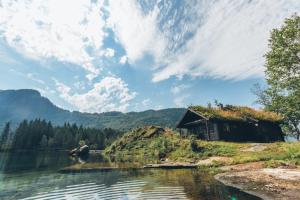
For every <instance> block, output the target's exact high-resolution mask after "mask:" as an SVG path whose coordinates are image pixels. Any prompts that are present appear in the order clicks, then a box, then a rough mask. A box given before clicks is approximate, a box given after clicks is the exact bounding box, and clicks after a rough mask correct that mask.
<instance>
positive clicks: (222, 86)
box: [0, 0, 300, 112]
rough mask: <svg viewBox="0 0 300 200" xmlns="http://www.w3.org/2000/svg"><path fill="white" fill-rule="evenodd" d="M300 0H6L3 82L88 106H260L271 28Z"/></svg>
mask: <svg viewBox="0 0 300 200" xmlns="http://www.w3.org/2000/svg"><path fill="white" fill-rule="evenodd" d="M294 13H300V1H299V0H195V1H194V0H189V1H181V0H157V1H155V0H111V1H109V0H0V89H18V88H33V89H37V90H39V91H40V92H41V93H42V95H44V96H46V97H48V98H49V99H50V100H51V101H53V102H54V103H55V104H57V105H59V106H61V107H63V108H66V109H69V110H79V111H84V112H104V111H112V110H117V111H123V112H128V111H140V110H146V109H150V108H151V109H160V108H167V107H184V106H188V105H191V104H194V105H195V104H202V105H203V104H204V105H205V104H207V103H208V102H213V101H214V99H218V100H219V101H221V102H224V103H228V104H239V105H248V106H255V105H253V102H254V100H255V96H253V94H252V93H251V91H250V89H251V88H252V87H253V84H254V83H264V82H263V77H264V58H263V55H264V53H265V52H266V51H267V50H268V46H267V44H268V38H269V35H270V30H272V29H273V28H276V27H280V25H281V24H282V22H283V20H284V19H285V18H286V17H290V16H291V15H292V14H294Z"/></svg>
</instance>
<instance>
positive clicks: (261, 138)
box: [185, 120, 284, 142]
mask: <svg viewBox="0 0 300 200" xmlns="http://www.w3.org/2000/svg"><path fill="white" fill-rule="evenodd" d="M185 130H186V131H185V132H186V134H185V135H186V136H188V135H195V136H196V137H197V138H198V139H203V140H211V141H218V140H222V141H232V142H274V141H284V137H283V134H282V131H281V128H280V126H279V125H278V124H276V123H271V122H262V121H260V122H259V123H257V124H254V123H249V122H241V121H221V120H218V121H217V120H215V121H208V122H207V124H206V123H205V122H204V123H199V124H194V125H190V126H188V127H186V128H185Z"/></svg>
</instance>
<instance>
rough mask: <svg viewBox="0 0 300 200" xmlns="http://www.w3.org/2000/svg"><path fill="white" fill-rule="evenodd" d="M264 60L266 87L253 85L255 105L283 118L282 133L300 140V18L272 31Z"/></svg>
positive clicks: (293, 19)
mask: <svg viewBox="0 0 300 200" xmlns="http://www.w3.org/2000/svg"><path fill="white" fill-rule="evenodd" d="M269 48H270V50H269V51H268V52H267V54H266V55H265V58H266V64H265V66H266V71H265V74H266V81H267V84H268V86H267V88H265V89H261V88H260V87H258V86H256V91H255V93H256V94H257V96H258V102H259V103H260V104H262V105H264V106H265V108H266V109H267V110H270V111H274V112H277V113H279V114H281V115H282V116H283V118H284V125H283V127H284V130H285V131H286V132H287V133H288V134H291V135H295V136H296V137H297V139H298V140H299V139H300V16H296V15H294V16H292V17H291V18H289V19H286V20H285V22H284V24H283V26H282V27H281V28H279V29H274V30H273V31H272V32H271V38H270V40H269Z"/></svg>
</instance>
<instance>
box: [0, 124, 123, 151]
mask: <svg viewBox="0 0 300 200" xmlns="http://www.w3.org/2000/svg"><path fill="white" fill-rule="evenodd" d="M120 134H121V132H120V131H117V130H114V129H110V128H105V129H96V128H88V127H83V126H78V125H76V124H69V123H65V124H64V125H63V126H53V125H52V124H51V122H50V121H46V120H41V119H35V120H31V121H28V120H24V121H22V122H21V123H20V124H19V126H18V127H17V128H16V129H15V130H14V131H12V130H11V125H10V123H9V122H8V123H6V124H5V126H4V129H3V131H2V134H1V137H0V148H1V149H2V150H3V149H10V150H16V149H72V148H74V147H77V146H78V145H79V144H80V145H83V144H87V145H89V147H90V149H104V148H105V147H106V146H107V145H109V144H111V143H112V142H113V141H114V140H115V139H116V138H117V137H118V136H119V135H120Z"/></svg>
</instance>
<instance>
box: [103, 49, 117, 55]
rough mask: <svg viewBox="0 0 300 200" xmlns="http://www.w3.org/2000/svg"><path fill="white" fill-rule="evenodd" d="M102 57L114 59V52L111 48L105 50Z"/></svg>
mask: <svg viewBox="0 0 300 200" xmlns="http://www.w3.org/2000/svg"><path fill="white" fill-rule="evenodd" d="M103 55H104V56H106V57H114V55H115V50H113V49H111V48H107V49H105V51H104V52H103Z"/></svg>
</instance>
